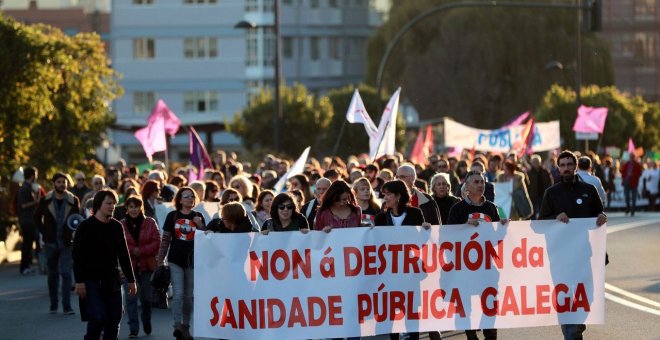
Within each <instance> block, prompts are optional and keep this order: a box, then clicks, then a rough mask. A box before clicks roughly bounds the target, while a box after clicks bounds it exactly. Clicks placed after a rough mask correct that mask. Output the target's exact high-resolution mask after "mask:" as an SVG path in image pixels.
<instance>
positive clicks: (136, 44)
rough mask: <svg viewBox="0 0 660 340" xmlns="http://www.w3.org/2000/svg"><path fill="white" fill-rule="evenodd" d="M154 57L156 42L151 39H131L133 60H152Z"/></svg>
mask: <svg viewBox="0 0 660 340" xmlns="http://www.w3.org/2000/svg"><path fill="white" fill-rule="evenodd" d="M155 56H156V42H155V41H154V39H152V38H135V39H133V58H135V59H153V58H154V57H155Z"/></svg>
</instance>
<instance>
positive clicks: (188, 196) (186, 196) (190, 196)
mask: <svg viewBox="0 0 660 340" xmlns="http://www.w3.org/2000/svg"><path fill="white" fill-rule="evenodd" d="M193 197H195V195H191V194H188V195H181V198H193Z"/></svg>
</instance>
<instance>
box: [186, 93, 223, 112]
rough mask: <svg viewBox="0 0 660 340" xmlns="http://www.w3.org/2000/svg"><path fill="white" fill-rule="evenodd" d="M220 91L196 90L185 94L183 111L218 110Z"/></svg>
mask: <svg viewBox="0 0 660 340" xmlns="http://www.w3.org/2000/svg"><path fill="white" fill-rule="evenodd" d="M218 102H219V101H218V93H217V92H215V91H195V92H186V93H184V94H183V111H184V112H186V113H209V112H218V110H219V109H218V108H219V106H218Z"/></svg>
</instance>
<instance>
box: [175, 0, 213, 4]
mask: <svg viewBox="0 0 660 340" xmlns="http://www.w3.org/2000/svg"><path fill="white" fill-rule="evenodd" d="M183 3H184V4H187V5H194V4H217V3H218V0H183Z"/></svg>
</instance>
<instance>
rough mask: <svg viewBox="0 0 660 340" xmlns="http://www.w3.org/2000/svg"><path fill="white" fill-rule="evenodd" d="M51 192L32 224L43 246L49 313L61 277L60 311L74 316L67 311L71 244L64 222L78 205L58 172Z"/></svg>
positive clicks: (55, 305) (70, 233) (54, 305)
mask: <svg viewBox="0 0 660 340" xmlns="http://www.w3.org/2000/svg"><path fill="white" fill-rule="evenodd" d="M52 181H53V190H52V191H50V192H49V193H48V194H46V196H44V197H42V198H41V200H40V201H39V205H38V206H37V209H36V211H35V213H34V222H35V224H36V226H37V229H38V230H39V232H41V235H43V241H44V243H45V246H44V250H45V251H46V257H47V259H48V293H49V295H50V313H51V314H55V313H57V305H58V301H57V291H58V286H59V277H60V275H61V276H62V308H63V312H64V314H66V315H69V314H74V312H73V309H71V287H72V284H73V279H72V273H71V241H72V235H73V231H72V230H71V229H69V228H68V227H67V223H66V220H67V218H68V217H69V216H70V215H72V214H76V213H78V212H79V211H80V201H79V200H78V198H77V197H76V196H75V195H74V194H72V193H71V192H69V191H67V184H68V176H67V175H65V174H63V173H61V172H58V173H56V174H55V175H53V179H52Z"/></svg>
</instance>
